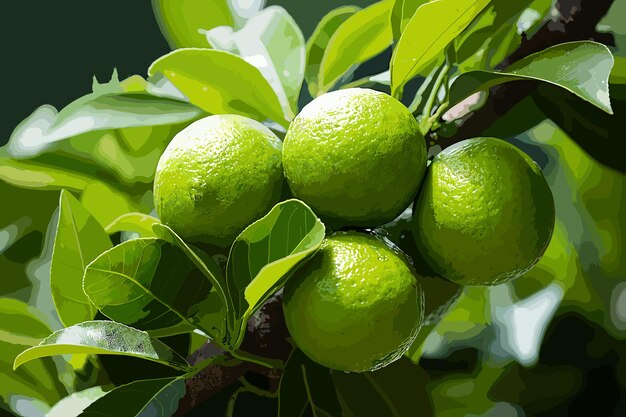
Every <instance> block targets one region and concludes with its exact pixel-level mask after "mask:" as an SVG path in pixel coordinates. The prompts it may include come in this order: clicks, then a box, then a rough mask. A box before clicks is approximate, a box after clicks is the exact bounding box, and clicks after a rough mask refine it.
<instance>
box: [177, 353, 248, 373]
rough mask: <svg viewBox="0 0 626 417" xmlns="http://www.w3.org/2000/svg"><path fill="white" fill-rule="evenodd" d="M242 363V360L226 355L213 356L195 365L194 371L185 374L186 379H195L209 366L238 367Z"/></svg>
mask: <svg viewBox="0 0 626 417" xmlns="http://www.w3.org/2000/svg"><path fill="white" fill-rule="evenodd" d="M240 363H241V360H240V359H232V358H229V357H228V356H227V355H226V354H222V355H217V356H212V357H210V358H207V359H205V360H203V361H202V362H200V363H198V364H196V365H194V367H193V369H192V370H191V371H189V372H187V373H186V374H185V378H187V379H189V378H193V377H194V376H196V374H198V373H200V372H201V371H202V370H203V369H204V368H206V367H207V366H209V365H220V366H225V367H231V366H236V365H239V364H240Z"/></svg>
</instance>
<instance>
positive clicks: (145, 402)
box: [79, 377, 186, 417]
mask: <svg viewBox="0 0 626 417" xmlns="http://www.w3.org/2000/svg"><path fill="white" fill-rule="evenodd" d="M185 391H186V388H185V379H184V378H182V377H170V378H158V379H142V380H139V381H133V382H131V383H129V384H126V385H121V386H119V387H117V388H115V389H114V390H111V391H109V392H107V393H106V394H105V395H104V396H102V397H100V398H99V399H97V400H96V401H94V402H93V403H91V404H90V405H89V406H88V407H87V408H85V409H84V410H83V412H82V413H81V414H79V416H82V417H137V416H151V417H170V416H171V415H172V414H174V412H175V411H176V410H177V409H178V403H179V401H180V399H181V398H182V397H183V396H184V395H185Z"/></svg>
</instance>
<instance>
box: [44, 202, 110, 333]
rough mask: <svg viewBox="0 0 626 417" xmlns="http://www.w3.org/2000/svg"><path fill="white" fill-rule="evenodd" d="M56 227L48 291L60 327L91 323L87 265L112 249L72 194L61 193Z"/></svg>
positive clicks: (92, 316)
mask: <svg viewBox="0 0 626 417" xmlns="http://www.w3.org/2000/svg"><path fill="white" fill-rule="evenodd" d="M59 208H60V211H59V223H58V225H57V232H56V235H55V237H54V250H53V252H52V262H51V264H50V287H51V290H52V299H53V301H54V306H55V307H56V310H57V314H58V315H59V319H61V323H63V325H64V326H66V327H67V326H71V325H73V324H76V323H80V322H83V321H87V320H92V319H93V318H94V316H95V314H96V311H97V310H96V308H95V307H94V305H93V304H92V303H91V302H90V301H89V299H88V298H87V296H86V295H85V293H84V292H83V274H84V273H85V268H86V267H87V265H88V264H89V263H90V262H91V261H93V260H94V259H95V258H96V257H97V256H99V255H100V254H101V253H102V252H104V251H106V250H108V249H110V248H111V247H112V246H113V245H112V244H111V240H110V239H109V237H108V236H107V234H106V232H105V231H104V229H103V228H102V226H100V224H98V222H97V221H96V219H94V217H93V216H92V215H91V214H90V213H89V212H88V211H87V210H86V209H85V207H83V205H82V204H81V203H80V202H79V201H78V200H76V198H75V197H74V196H72V194H70V193H69V192H67V191H65V190H61V195H60V197H59Z"/></svg>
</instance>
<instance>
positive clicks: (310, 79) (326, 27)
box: [304, 6, 361, 97]
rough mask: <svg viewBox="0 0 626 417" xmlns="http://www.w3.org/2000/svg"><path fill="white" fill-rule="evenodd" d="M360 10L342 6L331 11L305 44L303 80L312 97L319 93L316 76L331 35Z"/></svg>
mask: <svg viewBox="0 0 626 417" xmlns="http://www.w3.org/2000/svg"><path fill="white" fill-rule="evenodd" d="M359 10H361V8H360V7H357V6H342V7H338V8H336V9H333V10H331V11H330V12H328V14H326V15H325V16H324V17H323V18H322V19H321V20H320V22H319V23H318V24H317V26H316V27H315V31H314V32H313V34H312V35H311V37H310V38H309V40H307V42H306V69H305V71H304V79H305V80H306V83H307V85H308V88H309V93H310V94H311V96H312V97H317V96H318V95H319V92H320V86H319V85H318V81H319V80H318V75H319V70H320V65H321V64H322V59H323V58H324V53H325V51H326V47H327V46H328V43H329V42H330V39H331V38H332V36H333V34H334V33H335V31H336V30H337V28H339V26H341V25H342V24H343V22H345V21H346V20H347V19H348V18H349V17H350V16H352V15H353V14H355V13H356V12H358V11H359Z"/></svg>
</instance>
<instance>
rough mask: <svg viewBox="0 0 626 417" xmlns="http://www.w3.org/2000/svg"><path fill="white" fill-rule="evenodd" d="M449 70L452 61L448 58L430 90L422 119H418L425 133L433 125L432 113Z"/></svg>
mask: <svg viewBox="0 0 626 417" xmlns="http://www.w3.org/2000/svg"><path fill="white" fill-rule="evenodd" d="M448 71H450V63H449V62H448V61H447V60H446V62H445V63H444V64H443V65H442V67H441V71H440V72H439V75H437V78H436V79H435V83H434V84H433V88H432V90H430V95H429V96H428V101H426V105H425V106H424V110H423V111H422V116H421V118H420V120H418V121H419V123H420V126H421V127H422V132H423V133H424V134H425V133H426V132H428V131H429V130H430V127H431V126H432V123H431V122H430V117H431V113H432V111H433V107H434V105H435V100H436V99H437V95H438V94H439V90H440V89H441V85H442V84H444V81H445V80H446V79H447V77H448ZM446 84H447V83H446Z"/></svg>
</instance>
